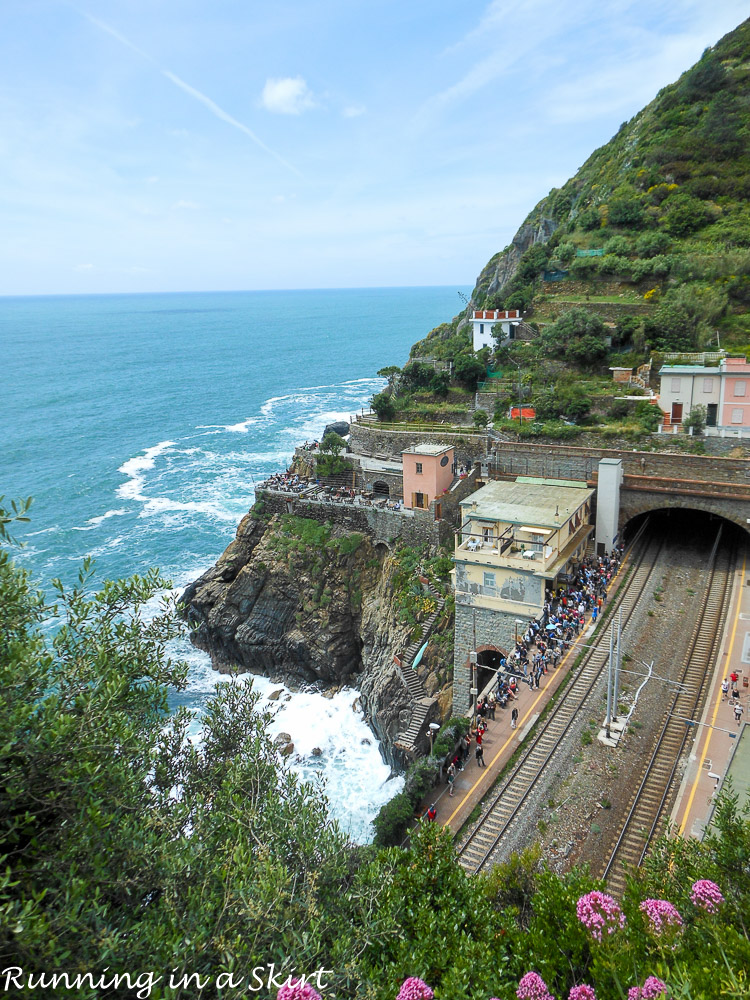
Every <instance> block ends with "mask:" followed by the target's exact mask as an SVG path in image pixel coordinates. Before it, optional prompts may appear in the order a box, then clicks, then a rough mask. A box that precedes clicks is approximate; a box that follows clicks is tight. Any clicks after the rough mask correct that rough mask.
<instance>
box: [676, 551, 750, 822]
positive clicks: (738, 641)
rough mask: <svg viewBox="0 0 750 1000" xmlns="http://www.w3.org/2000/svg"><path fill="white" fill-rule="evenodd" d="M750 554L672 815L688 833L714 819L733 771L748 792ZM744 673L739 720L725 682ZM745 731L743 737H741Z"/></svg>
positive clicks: (737, 782) (737, 788)
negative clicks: (724, 691)
mask: <svg viewBox="0 0 750 1000" xmlns="http://www.w3.org/2000/svg"><path fill="white" fill-rule="evenodd" d="M747 570H748V554H747V550H745V552H743V553H742V557H741V561H740V564H739V566H738V569H737V571H736V574H735V586H734V592H733V597H732V606H731V608H730V611H729V615H728V616H727V625H726V628H725V630H724V636H723V638H722V643H721V648H720V653H719V658H718V661H717V663H716V668H715V670H714V675H713V678H712V679H711V681H710V683H711V691H710V694H709V696H708V699H707V701H706V707H705V709H704V711H703V715H702V717H701V719H700V720H699V721H700V722H701V723H702V725H701V726H700V727H699V735H698V738H697V740H696V743H695V745H694V747H693V752H692V753H691V755H690V765H689V766H688V768H687V769H686V771H685V775H684V777H683V780H682V785H681V786H680V794H679V797H678V801H677V804H676V806H675V808H674V809H673V811H672V820H673V822H674V823H675V824H676V825H677V826H678V828H679V830H680V832H681V833H682V834H684V835H686V836H694V837H701V836H702V834H703V831H704V829H705V827H706V825H707V824H708V822H709V820H710V817H711V813H712V811H713V805H714V800H715V794H716V792H717V790H718V789H719V788H720V787H721V784H722V783H723V781H724V778H725V776H726V774H727V773H730V774H732V776H733V784H734V790H735V791H736V792H738V793H740V805H742V801H743V798H744V800H745V801H746V800H747V797H748V778H749V777H750V774H749V773H748V768H750V761H749V760H748V744H749V743H750V741H749V740H748V738H747V737H748V732H750V731H749V730H747V728H746V727H747V720H748V714H750V586H747V585H746V584H747V577H746V576H745V574H746V572H747ZM733 670H734V671H735V672H736V673H737V675H738V677H739V682H738V686H739V691H740V704H741V705H742V707H743V708H744V712H743V713H742V721H741V723H740V725H737V723H736V722H735V719H734V712H733V706H732V699H731V697H730V698H729V699H728V700H727V701H723V699H722V693H721V682H722V681H723V680H724V678H725V677H726V678H729V675H730V674H731V673H732V671H733ZM740 732H743V739H742V743H741V744H740V741H739V740H738V739H737V738H736V737H737V736H738V735H739V734H740Z"/></svg>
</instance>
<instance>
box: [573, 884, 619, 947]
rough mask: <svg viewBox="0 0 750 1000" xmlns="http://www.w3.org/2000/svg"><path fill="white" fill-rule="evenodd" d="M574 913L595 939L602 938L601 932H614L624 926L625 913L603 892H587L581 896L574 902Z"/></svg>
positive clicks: (599, 939)
mask: <svg viewBox="0 0 750 1000" xmlns="http://www.w3.org/2000/svg"><path fill="white" fill-rule="evenodd" d="M576 914H577V916H578V919H579V920H580V921H581V923H582V924H583V926H584V927H585V928H586V930H587V931H589V933H590V934H591V935H592V937H594V938H596V940H597V941H601V940H602V935H603V934H605V933H606V934H614V933H615V931H616V930H618V929H619V928H621V927H624V926H625V914H624V913H623V912H622V910H621V909H620V907H619V906H618V905H617V903H616V902H615V900H614V899H613V898H612V897H611V896H608V895H607V894H606V893H605V892H598V891H594V892H587V893H586V895H585V896H581V898H580V899H579V900H578V902H577V903H576Z"/></svg>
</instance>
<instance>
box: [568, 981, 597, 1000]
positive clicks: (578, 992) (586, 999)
mask: <svg viewBox="0 0 750 1000" xmlns="http://www.w3.org/2000/svg"><path fill="white" fill-rule="evenodd" d="M568 1000H596V993H594V989H593V987H592V986H587V985H586V984H585V983H582V984H581V985H580V986H574V987H573V989H572V990H571V991H570V993H569V995H568Z"/></svg>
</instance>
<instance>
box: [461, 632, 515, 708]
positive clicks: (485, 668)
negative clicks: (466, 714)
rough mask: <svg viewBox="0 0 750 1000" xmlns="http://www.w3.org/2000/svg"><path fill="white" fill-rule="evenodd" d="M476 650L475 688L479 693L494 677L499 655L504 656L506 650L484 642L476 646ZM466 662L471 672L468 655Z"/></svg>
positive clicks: (498, 663) (498, 664)
mask: <svg viewBox="0 0 750 1000" xmlns="http://www.w3.org/2000/svg"><path fill="white" fill-rule="evenodd" d="M476 652H477V689H478V691H479V694H480V695H481V693H482V692H483V691H484V690H485V688H486V687H487V686H488V685H489V684H491V683H492V681H493V680H494V679H495V675H496V673H497V671H498V668H499V666H500V657H501V656H506V655H507V651H506V650H504V649H501V648H500V647H499V646H493V645H490V644H485V645H479V646H477V650H476ZM466 664H467V667H468V669H469V672H471V664H470V663H469V660H468V657H467V659H466Z"/></svg>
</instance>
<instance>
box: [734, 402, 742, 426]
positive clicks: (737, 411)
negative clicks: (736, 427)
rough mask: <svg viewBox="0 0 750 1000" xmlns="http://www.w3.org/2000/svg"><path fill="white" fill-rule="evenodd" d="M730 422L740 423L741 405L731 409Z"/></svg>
mask: <svg viewBox="0 0 750 1000" xmlns="http://www.w3.org/2000/svg"><path fill="white" fill-rule="evenodd" d="M732 423H733V424H741V423H742V407H741V406H736V407H735V408H734V409H733V410H732Z"/></svg>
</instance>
